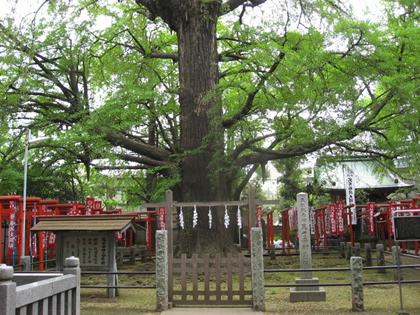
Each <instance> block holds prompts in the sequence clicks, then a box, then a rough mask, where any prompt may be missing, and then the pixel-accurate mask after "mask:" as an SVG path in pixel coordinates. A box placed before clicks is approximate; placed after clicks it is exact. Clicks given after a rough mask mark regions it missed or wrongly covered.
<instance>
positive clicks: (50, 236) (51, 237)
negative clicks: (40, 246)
mask: <svg viewBox="0 0 420 315" xmlns="http://www.w3.org/2000/svg"><path fill="white" fill-rule="evenodd" d="M56 241H57V237H56V235H55V234H54V233H53V232H48V242H47V244H48V247H54V246H55V243H56Z"/></svg>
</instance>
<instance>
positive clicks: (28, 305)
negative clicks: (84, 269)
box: [0, 257, 80, 315]
mask: <svg viewBox="0 0 420 315" xmlns="http://www.w3.org/2000/svg"><path fill="white" fill-rule="evenodd" d="M0 305H1V307H0V315H15V314H71V315H79V314H80V268H79V258H75V257H69V258H67V259H66V262H65V269H64V271H63V273H54V274H30V273H23V274H14V272H13V268H12V267H10V266H7V265H4V264H1V265H0Z"/></svg>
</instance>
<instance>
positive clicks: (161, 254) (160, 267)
mask: <svg viewBox="0 0 420 315" xmlns="http://www.w3.org/2000/svg"><path fill="white" fill-rule="evenodd" d="M168 294H169V293H168V232H167V231H165V230H162V231H156V309H157V311H159V312H161V311H166V310H167V309H168V301H169V297H168Z"/></svg>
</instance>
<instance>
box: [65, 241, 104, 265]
mask: <svg viewBox="0 0 420 315" xmlns="http://www.w3.org/2000/svg"><path fill="white" fill-rule="evenodd" d="M70 256H75V257H79V259H80V265H81V266H107V265H108V238H107V236H106V234H98V235H80V236H76V235H69V236H64V238H63V257H70Z"/></svg>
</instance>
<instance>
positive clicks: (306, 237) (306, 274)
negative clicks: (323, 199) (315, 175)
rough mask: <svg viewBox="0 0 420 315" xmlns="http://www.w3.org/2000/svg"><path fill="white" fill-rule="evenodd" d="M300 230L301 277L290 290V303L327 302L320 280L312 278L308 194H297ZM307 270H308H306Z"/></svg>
mask: <svg viewBox="0 0 420 315" xmlns="http://www.w3.org/2000/svg"><path fill="white" fill-rule="evenodd" d="M297 208H298V230H299V258H300V268H301V269H303V271H301V277H300V278H296V284H297V285H298V286H297V287H296V288H291V289H290V302H309V301H325V300H326V294H325V290H324V289H323V288H320V287H319V286H318V285H317V284H318V283H319V279H318V278H313V277H312V271H311V270H307V269H312V252H311V234H310V220H309V207H308V194H306V193H299V194H297ZM305 269H306V270H305Z"/></svg>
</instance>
